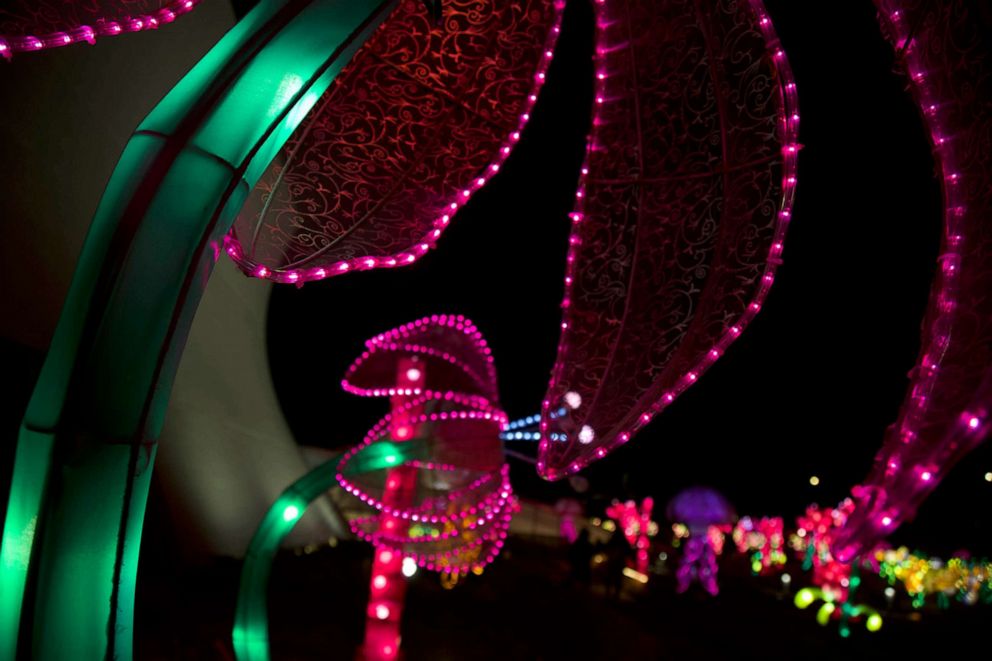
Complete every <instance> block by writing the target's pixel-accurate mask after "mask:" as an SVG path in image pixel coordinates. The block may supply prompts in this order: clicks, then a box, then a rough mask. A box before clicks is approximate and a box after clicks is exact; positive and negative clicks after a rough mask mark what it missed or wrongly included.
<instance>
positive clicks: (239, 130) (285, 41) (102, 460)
mask: <svg viewBox="0 0 992 661" xmlns="http://www.w3.org/2000/svg"><path fill="white" fill-rule="evenodd" d="M394 2H395V0H267V1H265V2H262V3H261V4H260V5H259V6H258V7H257V8H256V9H255V10H253V11H252V12H251V13H250V14H249V15H248V16H247V17H245V19H244V20H243V21H241V22H240V23H238V25H237V26H235V27H234V29H232V30H231V31H230V32H229V33H228V34H227V35H226V36H225V37H224V38H223V39H222V40H221V41H220V43H218V44H217V46H216V47H214V48H213V49H212V50H211V51H210V52H209V53H208V54H207V55H206V56H205V57H204V58H203V60H201V61H200V62H199V63H198V64H197V65H196V67H194V68H193V70H192V71H190V73H189V74H187V75H186V76H185V77H184V78H183V80H182V81H180V83H179V84H178V85H177V86H176V87H175V88H174V89H173V90H172V91H171V92H170V93H169V94H168V95H167V96H166V97H165V98H164V99H163V100H162V101H161V102H160V103H159V105H158V106H157V107H156V108H155V109H154V110H153V111H152V112H151V114H149V116H148V117H147V118H146V119H145V120H144V121H143V122H142V123H141V125H140V126H139V127H138V129H137V130H136V131H135V133H134V135H133V136H132V138H131V140H130V141H129V142H128V145H127V147H126V148H125V150H124V153H123V155H122V156H121V159H120V162H119V163H118V166H117V168H116V169H115V171H114V173H113V176H112V177H111V180H110V183H109V184H108V185H107V189H106V191H105V192H104V195H103V199H102V200H101V202H100V206H99V208H98V209H97V213H96V216H95V218H94V220H93V223H92V225H91V228H90V231H89V234H88V236H87V238H86V242H85V245H84V246H83V250H82V253H81V255H80V259H79V263H78V265H77V268H76V273H75V275H74V277H73V281H72V285H71V287H70V290H69V294H68V297H67V299H66V302H65V306H64V308H63V311H62V315H61V317H60V319H59V324H58V327H57V328H56V331H55V336H54V338H53V340H52V344H51V347H50V349H49V352H48V355H47V357H46V360H45V364H44V367H43V368H42V372H41V375H40V377H39V380H38V383H37V385H36V386H35V390H34V394H33V396H32V398H31V402H30V404H29V406H28V410H27V413H26V414H25V417H24V421H23V423H22V427H21V432H20V436H19V439H18V446H17V451H16V456H15V463H14V473H13V479H12V485H11V493H10V500H9V504H8V508H7V517H6V519H5V523H4V530H3V538H2V547H0V659H13V658H16V657H17V656H18V655H19V656H20V657H33V658H39V659H64V658H79V659H84V658H85V659H100V658H120V659H128V658H130V657H131V639H132V628H133V597H134V584H135V576H136V569H137V559H138V550H139V547H140V542H141V526H142V522H143V519H144V511H145V502H146V499H147V495H148V483H149V477H150V475H151V471H152V466H153V463H154V456H155V441H156V439H157V438H158V436H159V433H160V431H161V428H162V421H163V416H164V415H165V411H166V408H167V404H168V399H169V393H170V390H171V387H172V382H173V379H174V377H175V372H176V368H177V367H178V364H179V360H180V357H181V354H182V350H183V346H184V344H185V341H186V336H187V333H188V330H189V326H190V323H191V322H192V319H193V315H194V313H195V311H196V307H197V304H198V303H199V300H200V296H201V294H202V292H203V289H204V288H205V286H206V282H207V279H208V278H209V276H210V273H211V270H212V268H213V265H214V262H215V261H216V259H217V255H218V253H219V251H220V245H221V239H222V237H223V235H224V234H225V232H226V231H227V230H228V228H229V227H230V225H231V223H232V222H233V220H234V217H235V215H236V214H237V212H238V210H239V209H240V208H241V206H242V204H243V202H244V199H245V197H246V196H247V194H248V192H249V191H250V190H251V188H252V186H253V185H254V184H255V182H256V180H257V179H258V177H259V176H260V174H261V173H262V172H263V171H264V169H265V168H266V167H267V166H268V164H269V162H270V161H271V160H272V158H273V157H274V155H275V154H276V153H277V151H278V150H279V148H280V147H281V146H282V145H283V143H284V142H285V141H286V139H287V138H288V137H289V135H290V134H291V133H292V131H293V129H294V128H295V127H296V126H297V124H299V122H300V121H301V120H302V119H303V117H304V116H305V115H306V114H307V112H308V111H309V110H310V108H311V107H312V106H313V104H314V103H315V102H316V100H317V99H318V98H319V97H320V95H321V94H322V93H323V92H324V91H325V90H326V89H327V87H328V85H329V84H330V82H331V81H332V80H333V78H334V77H335V75H337V73H338V72H339V71H340V70H341V68H342V67H343V66H344V64H346V63H347V61H348V60H349V59H350V57H351V56H352V55H353V54H354V52H355V51H356V50H357V48H358V47H359V46H360V45H361V44H362V43H363V42H364V41H365V39H366V38H367V37H368V36H369V35H370V34H371V32H372V31H373V30H374V29H375V27H376V26H377V25H378V23H379V22H380V21H381V20H382V18H384V17H385V15H386V14H387V13H388V9H389V8H390V7H391V6H392V5H393V3H394Z"/></svg>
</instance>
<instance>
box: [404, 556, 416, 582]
mask: <svg viewBox="0 0 992 661" xmlns="http://www.w3.org/2000/svg"><path fill="white" fill-rule="evenodd" d="M416 573H417V561H416V560H414V559H413V558H403V575H404V576H406V577H407V578H410V577H411V576H413V575H414V574H416Z"/></svg>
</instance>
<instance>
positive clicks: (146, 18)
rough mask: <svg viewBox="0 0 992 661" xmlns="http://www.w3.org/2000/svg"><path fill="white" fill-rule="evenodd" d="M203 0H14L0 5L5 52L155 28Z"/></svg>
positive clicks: (0, 48)
mask: <svg viewBox="0 0 992 661" xmlns="http://www.w3.org/2000/svg"><path fill="white" fill-rule="evenodd" d="M199 3H200V0H76V1H75V2H73V1H71V0H70V1H66V0H8V1H7V2H4V3H3V6H2V7H0V55H3V56H4V57H8V58H9V57H10V56H11V55H13V54H14V53H23V52H31V51H38V50H43V49H46V48H58V47H60V46H68V45H69V44H73V43H78V42H80V41H85V42H87V43H90V44H92V43H93V42H94V41H95V40H96V38H97V37H107V36H114V35H117V34H121V33H123V32H140V31H142V30H154V29H156V28H158V27H159V26H161V25H164V24H166V23H171V22H172V21H174V20H175V19H176V17H177V16H180V15H182V14H185V13H187V12H189V11H191V10H192V9H193V8H194V7H196V5H198V4H199Z"/></svg>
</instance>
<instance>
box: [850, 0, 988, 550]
mask: <svg viewBox="0 0 992 661" xmlns="http://www.w3.org/2000/svg"><path fill="white" fill-rule="evenodd" d="M875 4H876V5H877V6H878V10H879V12H878V13H879V19H880V21H881V22H882V29H883V32H884V33H885V34H886V35H887V36H888V37H889V40H890V41H891V42H892V44H893V46H894V47H895V49H896V55H897V61H899V62H900V64H901V68H902V69H903V70H904V71H905V72H906V74H907V75H908V78H909V86H910V90H911V92H912V94H913V98H914V100H915V101H916V103H917V105H918V106H919V108H920V111H921V115H922V118H923V121H924V124H925V125H926V128H927V130H928V131H929V133H930V141H931V144H932V147H933V155H934V161H935V162H936V164H937V172H938V173H939V176H940V181H941V186H942V189H943V199H944V233H943V237H942V239H941V249H940V257H939V264H938V268H937V272H936V275H935V277H934V282H933V285H932V287H931V290H930V301H929V305H928V308H927V313H926V316H925V318H924V321H923V328H922V333H921V338H920V347H921V349H920V355H919V358H918V359H917V364H916V367H914V368H913V370H912V372H911V373H910V375H911V381H910V384H909V388H908V390H907V394H906V398H905V400H904V401H903V405H902V408H901V409H900V411H899V416H898V418H897V419H896V422H895V423H894V424H893V425H892V426H891V427H889V428H888V431H887V433H886V436H885V439H884V442H883V445H882V449H881V451H880V452H879V453H878V455H877V456H876V457H875V464H874V466H873V468H872V471H871V473H870V474H869V475H868V477H867V479H866V480H865V481H864V483H863V484H862V485H859V486H858V487H856V488H855V489H854V490H853V491H852V495H853V496H854V500H855V503H856V507H855V509H854V511H853V512H852V513H851V515H850V516H849V517H848V519H847V522H846V525H845V526H844V527H843V528H842V529H841V530H840V531H839V532H838V533H837V536H836V540H835V545H834V554H835V555H836V556H837V557H838V558H839V559H840V560H842V561H845V562H848V561H851V560H852V559H854V558H855V557H856V556H857V555H858V554H862V553H867V552H869V551H870V549H871V548H872V547H873V546H874V545H875V544H876V543H877V542H878V541H879V540H880V539H883V538H884V537H886V536H888V535H889V534H890V533H891V532H892V531H893V530H895V529H896V527H898V526H899V524H901V523H902V522H903V521H906V520H909V519H912V517H913V516H914V515H915V513H916V510H917V508H918V507H919V505H920V503H921V502H923V500H924V499H925V498H926V497H927V496H928V495H929V494H930V493H931V492H932V491H933V489H934V488H935V487H936V486H937V484H939V483H940V481H941V480H942V479H943V477H944V476H945V475H946V474H947V472H948V471H949V470H950V468H951V466H953V465H954V464H955V463H956V462H957V461H958V460H959V459H960V458H961V457H963V456H964V455H965V454H967V453H968V452H969V451H970V450H971V449H972V448H974V447H975V446H976V445H978V444H979V443H980V442H981V441H982V440H984V439H985V438H986V436H987V434H988V431H989V414H990V412H992V369H990V368H992V297H989V291H992V249H990V248H989V241H988V219H989V217H990V215H992V198H990V196H989V190H990V183H989V182H990V180H992V167H990V161H989V158H988V154H987V150H986V149H985V147H984V146H983V145H984V144H985V140H986V136H987V135H988V132H989V127H990V126H992V107H990V105H989V103H988V99H989V97H990V96H992V85H990V82H989V81H990V79H992V78H990V77H992V68H990V66H989V62H990V47H989V43H988V40H987V39H985V33H984V32H983V31H982V30H981V28H980V26H981V25H983V21H985V23H986V24H987V16H984V15H983V10H982V9H980V8H979V7H978V6H972V5H970V4H968V3H928V2H924V1H923V0H876V2H875Z"/></svg>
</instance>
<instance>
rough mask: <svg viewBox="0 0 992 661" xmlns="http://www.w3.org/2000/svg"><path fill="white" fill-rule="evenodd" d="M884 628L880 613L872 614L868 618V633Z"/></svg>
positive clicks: (866, 624)
mask: <svg viewBox="0 0 992 661" xmlns="http://www.w3.org/2000/svg"><path fill="white" fill-rule="evenodd" d="M881 628H882V616H881V615H879V614H878V613H872V614H871V615H869V616H868V621H867V622H865V629H868V631H871V632H873V633H874V632H875V631H878V630H879V629H881Z"/></svg>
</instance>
